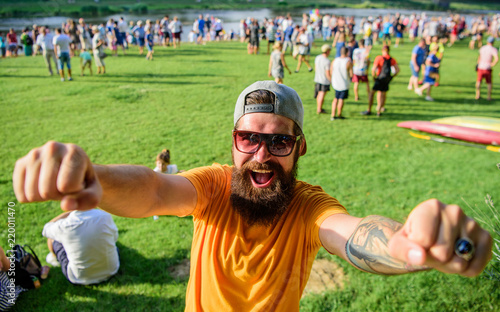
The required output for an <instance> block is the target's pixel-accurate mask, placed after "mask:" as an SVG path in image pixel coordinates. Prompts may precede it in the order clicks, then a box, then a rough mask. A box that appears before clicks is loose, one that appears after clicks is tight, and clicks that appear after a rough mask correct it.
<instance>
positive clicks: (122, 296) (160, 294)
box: [11, 242, 189, 311]
mask: <svg viewBox="0 0 500 312" xmlns="http://www.w3.org/2000/svg"><path fill="white" fill-rule="evenodd" d="M117 246H118V249H119V250H120V263H121V265H120V270H119V271H118V273H117V274H116V275H115V276H113V277H112V278H111V279H110V280H109V281H108V282H104V283H101V284H97V285H88V286H79V285H73V284H71V283H70V282H68V281H67V280H66V278H65V277H64V276H63V274H62V272H61V269H60V268H51V271H50V274H49V278H48V279H47V280H45V281H43V283H42V287H41V288H39V289H35V290H30V291H28V292H25V293H22V294H21V295H20V296H19V298H18V300H17V302H16V305H15V306H14V308H13V309H12V310H11V311H183V310H184V304H185V302H184V293H182V291H181V294H170V293H168V291H167V289H168V286H169V285H172V286H174V287H176V288H178V287H179V286H181V285H182V284H184V285H185V284H186V280H180V281H176V280H174V278H172V277H171V276H170V274H169V271H168V268H169V267H171V266H172V265H175V264H178V263H180V262H182V260H183V259H184V257H185V255H186V254H188V253H189V251H188V250H185V249H178V250H175V252H174V256H172V257H170V258H154V256H153V255H151V257H150V258H146V257H144V256H142V255H141V254H140V253H139V252H137V250H136V249H133V248H129V247H127V246H124V245H123V244H121V243H119V242H118V243H117ZM183 288H185V287H183Z"/></svg>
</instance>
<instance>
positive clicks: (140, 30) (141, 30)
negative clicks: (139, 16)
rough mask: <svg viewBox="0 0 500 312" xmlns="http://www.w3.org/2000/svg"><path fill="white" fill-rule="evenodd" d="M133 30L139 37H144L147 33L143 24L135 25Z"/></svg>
mask: <svg viewBox="0 0 500 312" xmlns="http://www.w3.org/2000/svg"><path fill="white" fill-rule="evenodd" d="M132 32H133V33H134V34H135V36H136V37H137V38H144V36H145V35H146V31H144V28H143V27H142V26H141V27H139V26H135V27H134V28H132Z"/></svg>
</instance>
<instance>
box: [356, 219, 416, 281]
mask: <svg viewBox="0 0 500 312" xmlns="http://www.w3.org/2000/svg"><path fill="white" fill-rule="evenodd" d="M402 226H403V225H402V224H401V223H399V222H396V221H394V220H391V219H389V218H385V217H381V216H368V217H366V218H364V219H363V220H361V222H360V223H359V224H358V226H357V227H356V229H355V230H354V232H353V234H352V235H351V237H350V238H349V240H348V241H347V244H346V254H347V258H349V260H350V261H351V262H352V264H354V265H355V266H356V267H358V268H359V269H361V270H363V271H367V272H370V273H377V274H387V275H389V274H403V273H408V272H413V271H420V270H425V269H426V268H425V267H420V266H411V265H408V264H406V263H405V262H403V261H401V260H398V259H396V258H393V257H392V256H391V255H390V254H389V248H388V246H387V245H388V243H389V239H390V238H391V237H392V235H393V234H394V233H396V232H397V231H398V230H399V229H401V227H402Z"/></svg>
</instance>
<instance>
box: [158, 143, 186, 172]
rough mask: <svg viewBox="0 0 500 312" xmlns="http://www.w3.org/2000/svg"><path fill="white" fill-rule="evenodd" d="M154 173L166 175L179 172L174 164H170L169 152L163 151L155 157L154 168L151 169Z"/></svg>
mask: <svg viewBox="0 0 500 312" xmlns="http://www.w3.org/2000/svg"><path fill="white" fill-rule="evenodd" d="M153 170H154V171H155V172H161V173H166V174H176V173H178V172H184V171H183V170H181V171H179V169H178V168H177V165H176V164H170V150H168V149H164V150H163V151H161V153H159V154H158V155H157V156H156V167H155V168H154V169H153Z"/></svg>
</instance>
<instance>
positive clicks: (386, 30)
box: [382, 22, 392, 34]
mask: <svg viewBox="0 0 500 312" xmlns="http://www.w3.org/2000/svg"><path fill="white" fill-rule="evenodd" d="M391 27H392V24H391V23H390V22H386V23H384V25H382V33H383V34H388V33H390V30H391Z"/></svg>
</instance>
